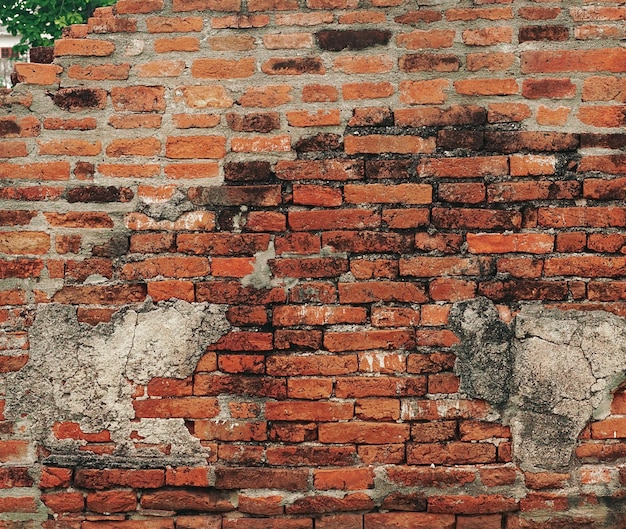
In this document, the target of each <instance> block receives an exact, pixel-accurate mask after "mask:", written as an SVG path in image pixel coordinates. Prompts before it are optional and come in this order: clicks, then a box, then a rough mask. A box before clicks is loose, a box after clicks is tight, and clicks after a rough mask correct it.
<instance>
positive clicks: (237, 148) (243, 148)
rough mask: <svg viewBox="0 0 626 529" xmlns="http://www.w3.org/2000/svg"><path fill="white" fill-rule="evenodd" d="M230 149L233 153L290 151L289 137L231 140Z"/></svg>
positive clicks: (285, 135) (258, 137) (256, 137)
mask: <svg viewBox="0 0 626 529" xmlns="http://www.w3.org/2000/svg"><path fill="white" fill-rule="evenodd" d="M230 148H231V150H232V151H233V152H275V151H290V150H291V137H290V136H289V135H287V134H283V135H279V136H269V137H268V136H255V137H245V138H237V137H236V138H232V139H231V140H230Z"/></svg>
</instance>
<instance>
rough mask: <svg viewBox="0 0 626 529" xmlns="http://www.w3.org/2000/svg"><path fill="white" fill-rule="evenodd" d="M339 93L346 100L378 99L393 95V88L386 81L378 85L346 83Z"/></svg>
mask: <svg viewBox="0 0 626 529" xmlns="http://www.w3.org/2000/svg"><path fill="white" fill-rule="evenodd" d="M341 92H342V95H343V98H344V99H346V100H351V99H378V98H384V97H389V96H391V95H393V93H394V87H393V85H392V84H391V83H389V82H387V81H383V82H380V83H346V84H344V85H342V87H341Z"/></svg>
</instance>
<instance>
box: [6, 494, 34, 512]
mask: <svg viewBox="0 0 626 529" xmlns="http://www.w3.org/2000/svg"><path fill="white" fill-rule="evenodd" d="M31 512H32V513H34V512H37V505H36V504H35V498H33V497H32V496H6V497H0V513H10V514H16V513H31Z"/></svg>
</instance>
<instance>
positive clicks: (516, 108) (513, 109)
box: [487, 103, 532, 123]
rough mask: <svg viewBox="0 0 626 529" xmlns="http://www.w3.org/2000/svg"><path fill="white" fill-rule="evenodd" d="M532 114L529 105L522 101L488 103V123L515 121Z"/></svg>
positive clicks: (522, 119)
mask: <svg viewBox="0 0 626 529" xmlns="http://www.w3.org/2000/svg"><path fill="white" fill-rule="evenodd" d="M531 115H532V112H531V111H530V107H529V106H528V105H525V104H523V103H491V104H489V105H488V113H487V120H488V121H489V123H510V122H513V123H517V122H520V121H524V120H525V119H527V118H529V117H530V116H531Z"/></svg>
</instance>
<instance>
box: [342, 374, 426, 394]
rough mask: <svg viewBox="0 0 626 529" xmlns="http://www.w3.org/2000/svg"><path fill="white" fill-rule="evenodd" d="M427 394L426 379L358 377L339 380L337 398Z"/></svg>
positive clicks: (410, 377)
mask: <svg viewBox="0 0 626 529" xmlns="http://www.w3.org/2000/svg"><path fill="white" fill-rule="evenodd" d="M425 394H426V377H422V376H405V377H393V376H376V377H368V376H356V377H342V378H338V379H337V382H336V387H335V396H336V397H337V398H355V397H356V398H360V397H398V396H412V397H415V396H421V395H425Z"/></svg>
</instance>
